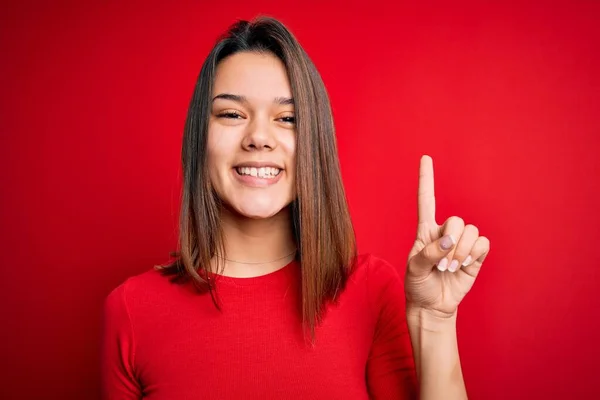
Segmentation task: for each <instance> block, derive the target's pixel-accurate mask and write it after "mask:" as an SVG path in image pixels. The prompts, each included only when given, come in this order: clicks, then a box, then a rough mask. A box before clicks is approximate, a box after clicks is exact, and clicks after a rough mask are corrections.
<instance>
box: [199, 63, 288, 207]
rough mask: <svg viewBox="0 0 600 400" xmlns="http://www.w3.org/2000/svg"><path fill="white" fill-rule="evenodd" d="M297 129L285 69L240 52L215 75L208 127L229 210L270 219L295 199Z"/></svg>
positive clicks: (211, 163) (219, 188)
mask: <svg viewBox="0 0 600 400" xmlns="http://www.w3.org/2000/svg"><path fill="white" fill-rule="evenodd" d="M295 151H296V127H295V114H294V104H293V100H292V91H291V88H290V83H289V79H288V76H287V73H286V69H285V66H284V65H283V63H282V62H281V60H280V59H279V58H277V57H276V56H274V55H272V54H270V53H266V54H261V53H253V52H241V53H236V54H233V55H231V56H229V57H227V58H225V59H224V60H223V61H221V62H220V63H219V65H218V67H217V70H216V76H215V81H214V85H213V93H212V108H211V115H210V120H209V125H208V159H207V162H208V170H209V175H210V180H211V183H212V186H213V188H214V190H215V192H216V193H217V195H218V196H219V198H220V199H221V200H222V201H223V202H224V203H225V204H226V205H227V206H228V208H229V209H231V210H232V211H234V212H236V213H237V214H239V215H241V216H244V217H248V218H268V217H271V216H273V215H276V214H277V213H279V212H280V211H281V210H282V209H284V208H285V207H286V206H288V205H289V204H290V203H291V202H292V200H293V199H294V197H295V185H294V177H295Z"/></svg>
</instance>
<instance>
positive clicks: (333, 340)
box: [102, 255, 417, 400]
mask: <svg viewBox="0 0 600 400" xmlns="http://www.w3.org/2000/svg"><path fill="white" fill-rule="evenodd" d="M299 285H300V265H299V264H298V263H297V262H292V263H290V264H288V265H287V266H285V267H283V268H282V269H280V270H278V271H275V272H273V273H270V274H267V275H263V276H258V277H253V278H232V277H224V276H219V277H218V279H217V280H216V287H217V291H218V293H219V299H220V302H221V304H222V310H221V311H218V310H217V309H216V308H215V306H214V304H213V301H212V299H211V297H210V295H209V294H208V293H207V294H199V293H198V292H197V291H196V289H195V288H194V287H193V285H192V283H186V284H183V285H182V284H176V283H171V282H170V281H169V278H168V277H165V276H163V275H161V274H160V273H159V272H157V271H154V270H152V271H148V272H146V273H143V274H141V275H138V276H136V277H132V278H130V279H128V280H127V281H126V282H125V283H123V284H122V285H120V286H119V287H117V288H116V289H115V290H114V291H112V293H111V294H110V295H109V296H108V297H107V299H106V304H105V324H104V335H103V350H102V375H103V377H102V379H103V383H102V385H103V391H104V398H105V399H141V398H145V399H151V400H179V399H220V400H226V399H235V400H239V399H261V400H263V399H303V400H307V399H343V400H354V399H368V398H373V399H394V400H399V399H412V398H416V395H415V393H416V387H417V386H416V379H415V372H414V361H413V357H412V351H411V346H410V338H409V335H408V329H407V325H406V316H405V297H404V288H403V284H402V279H401V277H400V275H399V273H398V271H397V270H396V269H395V268H394V267H392V266H391V265H390V264H388V263H386V262H385V261H383V260H381V259H378V258H376V257H373V256H369V255H367V256H360V257H359V258H358V263H357V265H356V268H355V270H354V271H353V273H352V274H351V276H350V278H349V280H348V284H347V286H346V288H345V290H344V291H343V293H342V294H341V295H340V297H339V302H338V303H337V304H332V305H329V306H328V307H327V310H326V313H325V317H324V320H323V322H322V324H320V325H319V326H317V329H316V342H315V345H314V347H311V346H309V345H306V342H305V340H304V336H303V330H302V325H301V315H300V313H299V308H298V298H299V297H298V296H300V293H299Z"/></svg>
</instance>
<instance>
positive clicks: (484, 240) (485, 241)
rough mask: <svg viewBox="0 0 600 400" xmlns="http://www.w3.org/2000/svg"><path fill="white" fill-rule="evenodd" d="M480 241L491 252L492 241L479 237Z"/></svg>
mask: <svg viewBox="0 0 600 400" xmlns="http://www.w3.org/2000/svg"><path fill="white" fill-rule="evenodd" d="M478 240H480V241H481V244H482V246H483V247H485V248H486V249H488V250H489V248H490V239H488V238H487V237H485V236H479V239H478Z"/></svg>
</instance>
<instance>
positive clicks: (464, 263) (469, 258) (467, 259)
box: [462, 256, 473, 267]
mask: <svg viewBox="0 0 600 400" xmlns="http://www.w3.org/2000/svg"><path fill="white" fill-rule="evenodd" d="M471 261H473V259H472V258H471V256H467V258H465V261H463V263H462V266H463V267H466V266H468V265H469V264H471Z"/></svg>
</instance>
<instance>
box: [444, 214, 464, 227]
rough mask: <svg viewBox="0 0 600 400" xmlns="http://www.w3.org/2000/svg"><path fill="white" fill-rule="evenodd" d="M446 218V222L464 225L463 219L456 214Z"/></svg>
mask: <svg viewBox="0 0 600 400" xmlns="http://www.w3.org/2000/svg"><path fill="white" fill-rule="evenodd" d="M448 220H449V221H448V222H450V223H451V224H453V225H454V224H456V225H457V226H458V225H460V226H465V220H464V219H462V218H461V217H458V216H456V215H454V216H452V217H450V218H448Z"/></svg>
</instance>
